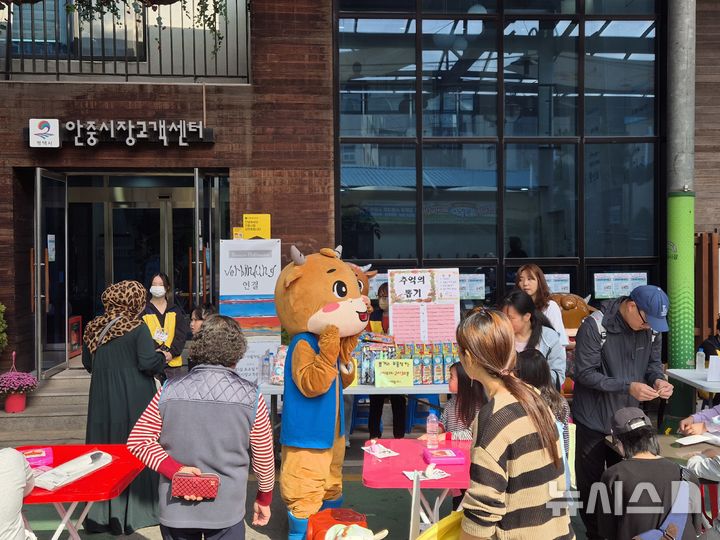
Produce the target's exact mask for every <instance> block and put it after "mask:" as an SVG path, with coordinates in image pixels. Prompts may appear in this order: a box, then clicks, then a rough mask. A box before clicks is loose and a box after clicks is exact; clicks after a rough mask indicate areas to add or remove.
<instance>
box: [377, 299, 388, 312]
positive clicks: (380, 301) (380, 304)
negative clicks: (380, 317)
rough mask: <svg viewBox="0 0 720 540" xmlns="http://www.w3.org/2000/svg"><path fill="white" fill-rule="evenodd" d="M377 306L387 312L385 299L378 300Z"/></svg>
mask: <svg viewBox="0 0 720 540" xmlns="http://www.w3.org/2000/svg"><path fill="white" fill-rule="evenodd" d="M378 306H379V307H380V309H382V310H383V311H387V309H388V301H387V298H381V299H380V300H378Z"/></svg>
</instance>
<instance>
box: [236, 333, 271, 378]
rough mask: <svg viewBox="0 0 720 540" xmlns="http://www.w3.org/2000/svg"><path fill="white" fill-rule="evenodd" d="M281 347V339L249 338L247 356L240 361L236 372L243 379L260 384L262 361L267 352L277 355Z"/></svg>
mask: <svg viewBox="0 0 720 540" xmlns="http://www.w3.org/2000/svg"><path fill="white" fill-rule="evenodd" d="M279 346H280V337H279V336H278V337H276V338H267V339H266V338H253V337H251V338H248V340H247V351H246V352H245V355H244V356H243V357H242V358H241V359H240V360H239V361H238V363H237V366H235V371H236V372H237V373H238V374H239V375H240V376H241V377H242V378H243V379H247V380H248V381H250V382H254V383H256V384H260V383H261V382H265V381H260V374H261V373H262V360H263V357H264V356H265V354H266V353H267V352H272V353H273V354H276V353H277V350H278V347H279ZM271 368H272V366H271Z"/></svg>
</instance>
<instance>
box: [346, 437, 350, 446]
mask: <svg viewBox="0 0 720 540" xmlns="http://www.w3.org/2000/svg"><path fill="white" fill-rule="evenodd" d="M345 448H350V439H345Z"/></svg>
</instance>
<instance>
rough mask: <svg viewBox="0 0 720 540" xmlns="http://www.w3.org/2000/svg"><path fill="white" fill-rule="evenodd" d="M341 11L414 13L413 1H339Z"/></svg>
mask: <svg viewBox="0 0 720 540" xmlns="http://www.w3.org/2000/svg"><path fill="white" fill-rule="evenodd" d="M338 5H339V7H340V9H341V10H342V11H415V0H340V1H339V2H338Z"/></svg>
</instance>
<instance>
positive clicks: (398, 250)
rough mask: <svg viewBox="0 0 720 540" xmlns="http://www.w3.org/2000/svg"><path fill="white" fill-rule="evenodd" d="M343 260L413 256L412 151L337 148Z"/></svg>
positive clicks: (394, 147)
mask: <svg viewBox="0 0 720 540" xmlns="http://www.w3.org/2000/svg"><path fill="white" fill-rule="evenodd" d="M340 154H341V155H340V163H341V165H340V206H341V213H342V245H343V256H344V257H345V258H348V259H405V258H410V259H414V258H415V257H416V249H415V234H416V218H415V216H416V211H415V209H416V202H415V201H416V192H417V190H416V188H415V186H416V175H415V147H414V146H412V145H380V144H342V145H340Z"/></svg>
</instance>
